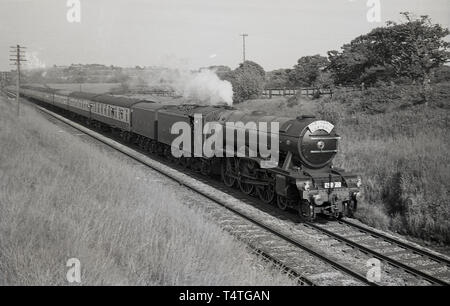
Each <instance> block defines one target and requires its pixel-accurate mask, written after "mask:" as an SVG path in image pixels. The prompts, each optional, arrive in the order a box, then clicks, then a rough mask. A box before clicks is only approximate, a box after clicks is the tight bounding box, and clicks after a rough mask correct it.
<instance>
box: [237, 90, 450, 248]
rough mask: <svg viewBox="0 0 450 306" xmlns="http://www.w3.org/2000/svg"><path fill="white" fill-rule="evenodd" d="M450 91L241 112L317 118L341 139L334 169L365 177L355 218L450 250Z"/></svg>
mask: <svg viewBox="0 0 450 306" xmlns="http://www.w3.org/2000/svg"><path fill="white" fill-rule="evenodd" d="M449 95H450V91H449V86H448V85H447V84H443V85H441V86H439V87H438V88H435V89H434V90H433V92H432V93H431V94H430V97H431V98H430V102H429V105H425V104H423V103H421V102H422V101H421V99H420V93H419V92H418V91H417V90H415V88H412V87H403V88H402V87H400V86H393V87H391V86H389V87H385V88H380V89H371V90H368V91H367V92H362V93H338V94H337V95H336V96H334V97H333V98H322V99H320V100H310V99H305V98H298V99H296V100H292V99H291V100H290V101H287V100H279V99H278V100H274V101H270V100H257V101H248V102H245V103H243V104H241V105H237V107H239V108H241V109H262V110H266V111H268V113H270V114H276V115H282V116H285V115H289V116H291V117H292V116H294V114H296V115H300V114H304V113H314V114H316V115H317V116H318V117H319V118H325V119H327V120H330V121H332V122H334V123H336V124H337V126H338V129H339V131H338V132H339V134H340V135H341V136H342V138H343V139H342V141H341V143H340V153H339V154H338V155H337V157H336V160H335V165H337V166H340V167H342V168H344V169H346V170H351V171H354V172H357V173H360V174H361V176H362V178H363V183H364V194H365V199H364V201H363V202H362V203H361V205H360V206H359V211H358V213H357V218H358V219H360V220H361V221H363V222H365V223H367V224H369V225H372V226H375V227H378V228H381V229H390V230H393V231H397V232H400V233H403V234H407V235H411V236H414V237H418V238H423V239H426V240H433V241H438V242H441V243H445V244H447V245H448V244H450V204H449V202H448V201H449V200H450V154H449V152H450V137H449V132H450V129H449V126H450V101H449V99H448V98H449Z"/></svg>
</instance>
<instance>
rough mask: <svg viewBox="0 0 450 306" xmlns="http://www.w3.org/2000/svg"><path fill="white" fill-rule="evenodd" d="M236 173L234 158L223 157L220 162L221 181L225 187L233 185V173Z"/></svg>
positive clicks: (234, 180)
mask: <svg viewBox="0 0 450 306" xmlns="http://www.w3.org/2000/svg"><path fill="white" fill-rule="evenodd" d="M236 173H237V167H236V160H235V159H234V158H225V160H224V161H223V162H222V169H221V175H222V181H223V183H224V184H225V186H227V187H233V185H234V183H235V182H236V179H235V175H236Z"/></svg>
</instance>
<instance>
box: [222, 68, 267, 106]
mask: <svg viewBox="0 0 450 306" xmlns="http://www.w3.org/2000/svg"><path fill="white" fill-rule="evenodd" d="M265 77H266V72H265V71H264V69H263V68H262V67H261V66H260V65H258V64H257V63H255V62H252V61H245V62H244V63H242V64H240V65H239V67H238V68H236V69H235V70H233V71H230V72H228V73H227V74H226V75H225V76H224V79H225V80H227V81H229V82H230V83H231V84H232V85H233V100H234V101H235V102H242V101H244V100H247V99H250V98H253V97H257V96H259V95H260V94H261V93H262V90H263V89H264V83H265Z"/></svg>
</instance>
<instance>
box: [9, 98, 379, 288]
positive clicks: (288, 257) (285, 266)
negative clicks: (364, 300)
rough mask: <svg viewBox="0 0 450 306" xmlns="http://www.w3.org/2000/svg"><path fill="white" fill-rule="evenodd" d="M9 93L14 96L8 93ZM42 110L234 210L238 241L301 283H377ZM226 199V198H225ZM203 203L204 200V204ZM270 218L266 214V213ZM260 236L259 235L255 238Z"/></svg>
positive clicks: (232, 225)
mask: <svg viewBox="0 0 450 306" xmlns="http://www.w3.org/2000/svg"><path fill="white" fill-rule="evenodd" d="M8 96H11V97H12V96H14V95H12V94H9V95H8ZM32 105H34V106H35V107H36V108H37V109H39V110H40V111H41V112H43V113H45V114H47V115H49V116H51V117H52V118H54V119H56V120H58V121H60V122H63V123H64V124H67V125H69V126H71V127H72V128H75V129H76V130H78V131H80V132H82V133H84V134H87V135H89V136H91V137H92V138H94V139H96V140H98V141H100V142H101V143H103V144H105V145H107V146H109V147H110V148H113V149H114V150H117V151H120V152H121V153H123V154H125V155H127V156H128V157H130V158H132V159H133V160H135V161H137V162H139V163H141V164H144V165H146V166H148V167H150V168H152V169H153V170H155V171H157V172H159V173H160V174H162V175H164V176H166V177H168V178H170V179H171V180H173V181H175V182H177V183H179V184H180V185H183V186H184V187H186V188H188V189H190V190H191V191H193V192H195V193H197V194H200V195H201V196H203V197H204V198H206V199H208V200H209V201H211V202H214V203H215V204H216V205H217V204H219V206H220V207H222V208H225V209H226V210H227V211H229V212H232V214H228V215H227V216H225V217H222V218H220V220H218V222H219V224H220V225H221V226H222V227H223V228H224V229H225V230H227V231H228V232H230V233H231V234H232V235H234V236H236V237H237V238H238V239H239V240H241V241H243V242H244V243H246V244H247V245H248V246H249V247H250V249H251V250H252V251H253V252H255V253H257V254H259V255H260V256H261V257H262V258H264V259H265V260H268V261H270V262H271V263H272V264H274V265H276V266H278V267H280V268H281V269H282V270H284V271H285V272H286V273H287V274H288V275H290V276H291V277H293V278H295V279H296V280H297V282H298V283H299V284H301V285H308V286H311V285H313V286H314V285H373V286H376V285H377V284H375V283H373V282H371V281H369V280H367V278H366V276H365V275H364V274H363V273H360V272H359V271H358V272H357V271H355V270H352V269H350V268H349V267H347V266H345V265H342V264H340V263H339V262H337V261H335V260H333V259H332V258H330V257H329V256H327V254H325V253H322V252H319V251H317V250H314V249H313V248H312V247H311V246H308V245H305V244H303V243H302V242H301V241H299V240H298V239H296V238H295V237H292V235H291V236H290V235H288V234H286V233H283V231H280V230H279V229H276V228H274V227H272V226H271V224H270V222H264V219H265V218H264V217H263V218H261V216H257V215H252V213H251V209H250V211H249V210H246V209H242V207H240V206H242V204H243V203H240V201H239V200H237V199H227V195H226V194H221V192H220V191H218V190H216V189H214V188H212V187H211V186H208V185H207V184H204V183H201V182H198V180H196V179H195V178H191V177H190V176H189V175H186V174H183V173H180V172H179V171H177V170H176V169H174V168H172V167H169V166H167V165H165V164H162V163H160V162H159V161H157V160H154V159H152V158H150V157H148V156H147V155H144V154H142V153H139V152H137V151H136V150H134V149H132V148H130V147H128V146H126V145H123V144H121V143H119V142H117V141H115V140H113V139H111V138H109V137H106V136H104V135H102V134H100V133H98V132H96V131H93V130H90V129H88V128H87V127H84V126H82V125H80V124H78V123H76V122H73V121H71V120H69V119H67V118H65V117H63V116H61V115H58V114H56V113H54V112H52V111H49V110H48V109H46V108H44V107H41V106H38V105H36V104H34V103H32ZM224 199H227V200H224ZM202 204H203V203H202ZM266 217H267V216H266ZM255 237H257V238H255Z"/></svg>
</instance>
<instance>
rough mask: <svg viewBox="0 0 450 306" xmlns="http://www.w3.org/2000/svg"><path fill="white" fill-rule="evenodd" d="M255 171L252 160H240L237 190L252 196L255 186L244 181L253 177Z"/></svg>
mask: <svg viewBox="0 0 450 306" xmlns="http://www.w3.org/2000/svg"><path fill="white" fill-rule="evenodd" d="M255 169H256V165H255V162H254V161H252V160H249V161H246V160H241V161H240V162H239V182H238V183H239V189H241V191H242V192H243V193H245V194H252V193H253V191H255V185H253V184H251V183H245V182H244V180H247V179H249V178H250V177H252V176H254V173H255Z"/></svg>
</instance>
